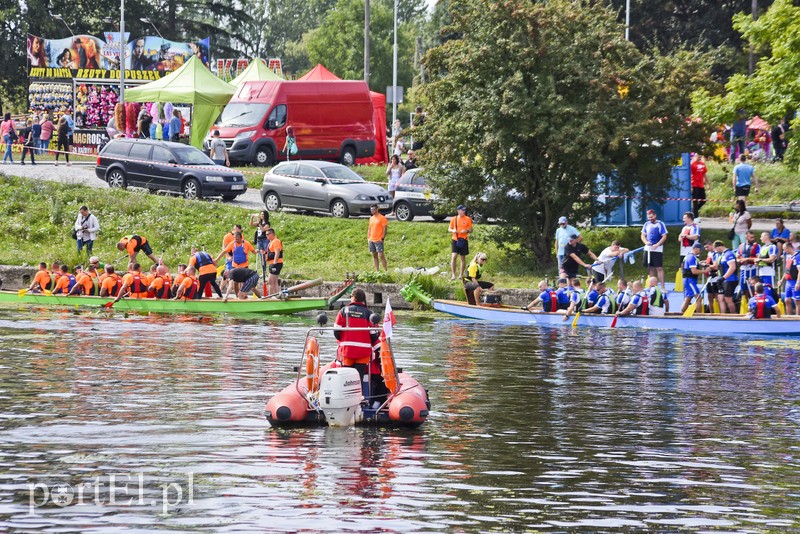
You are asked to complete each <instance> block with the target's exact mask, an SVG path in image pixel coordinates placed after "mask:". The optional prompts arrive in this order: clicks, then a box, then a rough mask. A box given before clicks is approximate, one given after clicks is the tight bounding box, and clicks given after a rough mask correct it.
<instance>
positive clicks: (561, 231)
mask: <svg viewBox="0 0 800 534" xmlns="http://www.w3.org/2000/svg"><path fill="white" fill-rule="evenodd" d="M572 235H576V236H578V239H577V241H578V242H579V243H580V242H581V241H583V236H582V235H581V233H580V232H579V231H578V230H576V229H575V228H574V227H572V226H570V225H569V224H567V218H566V217H564V216H561V217H559V218H558V228H557V229H556V257H557V258H558V271H559V272H561V265H562V264H563V263H564V247H566V246H567V243H568V242H569V238H570V236H572Z"/></svg>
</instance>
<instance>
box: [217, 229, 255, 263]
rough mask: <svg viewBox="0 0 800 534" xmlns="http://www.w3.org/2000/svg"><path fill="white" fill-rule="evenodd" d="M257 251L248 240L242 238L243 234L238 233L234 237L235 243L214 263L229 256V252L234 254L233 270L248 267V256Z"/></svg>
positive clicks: (230, 244) (218, 256)
mask: <svg viewBox="0 0 800 534" xmlns="http://www.w3.org/2000/svg"><path fill="white" fill-rule="evenodd" d="M255 251H256V249H255V247H253V245H252V244H251V243H250V242H249V241H247V240H246V239H243V238H242V233H241V232H236V233H235V234H234V236H233V241H232V242H231V243H228V246H226V247H225V248H224V249H222V252H220V253H219V254H218V255H217V257H216V258H214V261H219V259H220V258H221V257H222V256H224V255H225V254H227V253H228V252H231V253H233V268H234V269H235V268H237V267H247V266H248V265H249V264H250V262H249V261H248V254H254V253H255Z"/></svg>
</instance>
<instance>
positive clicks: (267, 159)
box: [256, 146, 275, 167]
mask: <svg viewBox="0 0 800 534" xmlns="http://www.w3.org/2000/svg"><path fill="white" fill-rule="evenodd" d="M274 159H275V156H273V155H272V149H271V148H269V147H266V146H265V147H261V148H259V149H258V150H256V165H258V166H259V167H270V166H272V162H273V160H274Z"/></svg>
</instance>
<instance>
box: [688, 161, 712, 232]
mask: <svg viewBox="0 0 800 534" xmlns="http://www.w3.org/2000/svg"><path fill="white" fill-rule="evenodd" d="M689 169H690V171H691V174H692V212H694V218H695V222H700V221H699V220H697V219H698V218H699V217H700V208H702V207H703V204H705V203H706V188H707V187H708V168H707V167H706V162H705V160H704V159H703V156H701V155H700V154H695V155H694V158H693V159H692V163H691V165H690V166H689Z"/></svg>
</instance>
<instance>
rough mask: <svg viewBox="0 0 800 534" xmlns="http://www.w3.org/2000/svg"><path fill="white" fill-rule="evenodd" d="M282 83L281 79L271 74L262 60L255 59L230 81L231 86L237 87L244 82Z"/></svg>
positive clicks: (270, 70)
mask: <svg viewBox="0 0 800 534" xmlns="http://www.w3.org/2000/svg"><path fill="white" fill-rule="evenodd" d="M269 81H276V82H279V81H283V78H281V77H280V76H278V75H277V74H275V73H274V72H272V69H270V68H269V67H268V66H267V64H266V63H264V60H263V59H260V58H256V59H254V60H253V61H251V62H250V64H249V65H248V66H247V68H246V69H244V70H243V71H242V72H241V74H239V75H238V76H237V77H236V78H234V79H233V80H231V85H233V86H234V87H239V86H241V85H242V84H243V83H245V82H269Z"/></svg>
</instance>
